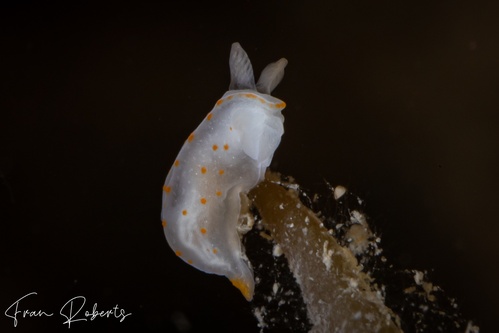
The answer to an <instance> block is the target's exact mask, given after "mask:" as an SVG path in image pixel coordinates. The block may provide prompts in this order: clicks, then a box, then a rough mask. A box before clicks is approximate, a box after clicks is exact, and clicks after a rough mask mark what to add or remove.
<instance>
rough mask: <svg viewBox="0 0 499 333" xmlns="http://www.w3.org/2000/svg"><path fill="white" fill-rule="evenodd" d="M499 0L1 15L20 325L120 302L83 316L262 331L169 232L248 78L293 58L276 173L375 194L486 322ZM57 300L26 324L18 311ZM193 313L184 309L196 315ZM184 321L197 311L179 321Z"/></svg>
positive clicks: (16, 5) (8, 294) (497, 133)
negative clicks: (174, 201) (204, 141)
mask: <svg viewBox="0 0 499 333" xmlns="http://www.w3.org/2000/svg"><path fill="white" fill-rule="evenodd" d="M495 3H496V2H495V1H489V2H487V1H474V2H471V1H404V2H400V1H375V2H373V1H313V2H312V1H310V2H309V1H239V2H230V3H229V2H227V3H222V2H219V3H213V2H211V1H209V2H202V1H200V2H195V1H170V2H164V3H163V4H153V3H149V4H146V3H144V2H141V3H140V5H139V4H137V5H124V4H121V3H116V4H114V5H112V4H110V3H106V4H105V5H104V4H99V5H89V4H85V5H82V6H81V7H78V6H76V5H74V4H73V5H72V6H71V7H65V6H64V5H58V6H55V5H54V6H46V5H41V4H33V3H31V2H26V1H24V2H12V3H10V4H9V3H4V4H2V5H1V12H0V27H1V30H0V37H1V41H0V43H1V47H0V49H1V51H0V70H1V73H0V91H1V92H0V94H1V100H0V171H1V177H2V178H1V179H0V180H1V184H0V185H1V187H0V194H1V201H0V205H1V206H0V228H1V229H0V237H1V238H0V243H1V246H2V248H1V270H0V310H1V314H2V315H1V318H0V331H2V332H8V331H14V332H35V331H36V332H43V331H47V332H48V331H50V332H54V331H63V330H64V331H68V330H67V327H66V326H64V325H63V324H62V321H63V318H62V317H61V316H59V315H58V311H59V308H60V307H61V306H62V305H63V304H64V303H65V302H66V301H68V300H69V299H70V298H72V297H74V296H78V295H83V296H85V297H86V299H87V304H86V307H85V309H86V310H91V308H92V305H93V304H94V303H95V302H97V303H98V308H99V309H101V310H107V309H110V308H112V307H114V306H115V305H116V304H118V305H119V306H120V308H124V309H125V310H126V311H127V312H131V313H132V315H131V316H130V317H127V318H126V319H125V320H124V322H122V323H118V321H117V320H115V319H95V320H94V321H93V322H78V323H75V324H74V326H73V325H72V326H71V330H70V331H80V330H81V331H99V330H102V331H113V330H120V331H144V332H146V331H166V332H175V325H174V324H173V322H178V321H179V320H178V318H179V316H185V317H186V318H187V320H188V321H189V322H190V325H191V331H193V332H204V331H208V329H209V328H212V327H214V328H217V331H218V332H234V331H236V330H237V331H238V332H258V329H257V327H256V320H255V319H254V318H253V316H252V314H251V308H250V305H249V304H248V303H247V302H246V301H245V300H244V298H243V297H242V296H241V295H240V293H239V292H238V291H237V290H236V289H235V288H233V287H231V286H230V283H229V282H228V281H227V280H226V279H224V278H221V277H217V276H210V275H207V274H204V273H201V272H199V271H197V270H195V269H193V268H191V267H189V266H188V265H185V264H184V263H183V262H181V261H180V260H179V259H178V258H176V257H175V256H174V254H173V253H172V251H171V250H170V249H169V247H168V245H167V243H166V240H165V239H164V235H163V232H162V229H161V223H160V219H159V215H160V210H161V187H162V184H163V182H164V178H165V177H166V174H167V172H168V169H169V167H170V165H171V163H172V162H173V160H174V158H175V156H176V154H177V152H178V150H179V149H180V147H181V146H182V144H183V141H184V140H185V138H186V137H187V135H188V134H189V133H190V132H191V131H192V130H193V129H194V128H195V127H196V126H197V125H198V124H199V122H200V121H201V120H202V119H203V118H204V116H205V115H206V113H208V111H209V110H210V109H211V108H212V107H213V105H214V103H215V102H216V100H217V99H218V98H220V97H221V96H222V94H223V93H224V92H225V91H226V89H227V87H228V83H229V70H228V56H229V50H230V44H231V43H232V42H235V41H239V42H240V43H241V44H242V46H243V48H245V50H246V51H247V53H248V54H249V56H250V59H251V60H252V63H253V67H254V68H255V72H256V73H259V72H260V71H261V69H263V67H264V66H265V65H266V64H268V63H269V62H271V61H275V60H277V59H278V58H280V57H286V58H287V59H288V60H289V65H288V68H287V70H286V75H285V77H284V80H283V82H282V83H281V84H280V86H279V87H278V88H277V89H276V90H275V91H274V95H275V96H276V97H278V98H281V99H283V100H284V101H286V103H287V105H288V106H287V108H286V109H285V111H284V115H285V117H286V122H285V131H286V132H285V135H284V137H283V141H282V143H281V145H280V147H279V149H278V150H277V152H276V154H275V156H274V161H273V164H272V168H273V169H274V170H278V171H280V172H282V173H285V174H289V175H292V176H294V177H295V178H296V179H297V181H298V182H299V183H301V184H302V185H303V186H305V187H306V188H315V187H316V186H319V185H321V184H322V183H323V180H324V179H326V180H328V181H329V182H330V183H332V184H333V185H335V184H342V185H344V186H346V187H348V188H349V189H351V190H352V191H354V192H355V193H356V194H358V195H360V196H361V197H362V198H364V199H365V201H366V204H367V206H366V207H367V213H368V214H369V215H370V216H371V222H372V223H373V224H374V225H375V228H376V229H377V230H378V231H379V232H380V233H381V234H382V236H383V247H384V249H385V251H386V256H387V257H388V258H389V260H390V261H392V262H393V263H394V264H395V265H397V266H399V267H407V268H415V269H421V270H423V269H434V273H433V282H434V283H436V284H438V285H440V286H441V287H443V288H444V289H445V290H446V291H447V293H448V295H450V296H453V297H456V298H457V302H458V303H459V304H460V305H461V306H462V310H463V313H464V315H465V316H466V317H467V318H470V319H473V320H474V321H475V322H477V323H478V324H479V325H480V326H481V327H482V329H483V330H484V331H487V330H490V331H492V330H493V328H494V327H495V326H496V325H495V321H494V319H495V318H494V317H496V316H497V314H498V313H499V311H498V308H499V307H498V305H497V299H498V298H499V287H498V283H497V281H499V269H498V267H497V266H498V264H499V260H498V254H499V245H498V244H499V241H498V240H497V237H498V235H499V224H498V217H497V207H498V202H499V196H498V194H497V190H498V188H499V177H498V176H497V170H498V169H499V149H498V148H499V147H498V146H499V127H498V112H499V100H498V88H499V38H498V34H499V23H498V22H499V21H498V15H497V14H498V5H496V4H495ZM32 291H36V292H38V295H36V296H31V297H30V298H28V299H27V300H26V301H25V302H24V303H22V304H23V305H22V307H21V308H22V309H25V308H29V309H32V310H36V309H42V310H45V311H47V312H55V315H54V316H53V317H50V318H29V319H21V320H20V322H19V324H18V327H17V328H16V329H14V328H13V325H12V320H10V319H9V318H7V317H5V316H4V315H3V312H4V311H5V310H6V309H7V307H8V306H9V305H10V304H11V303H12V302H14V301H15V300H16V299H17V298H19V297H21V296H23V295H25V294H27V293H29V292H32ZM180 314H181V315H180ZM176 318H177V319H176Z"/></svg>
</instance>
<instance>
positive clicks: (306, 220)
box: [305, 216, 310, 224]
mask: <svg viewBox="0 0 499 333" xmlns="http://www.w3.org/2000/svg"><path fill="white" fill-rule="evenodd" d="M309 222H310V219H309V218H308V216H305V223H306V224H308V223H309Z"/></svg>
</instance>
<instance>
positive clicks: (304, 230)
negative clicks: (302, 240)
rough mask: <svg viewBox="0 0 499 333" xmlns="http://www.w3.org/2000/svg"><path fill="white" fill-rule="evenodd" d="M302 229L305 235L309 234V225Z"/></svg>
mask: <svg viewBox="0 0 499 333" xmlns="http://www.w3.org/2000/svg"><path fill="white" fill-rule="evenodd" d="M301 231H302V232H303V235H305V236H307V234H308V228H307V227H303V229H301Z"/></svg>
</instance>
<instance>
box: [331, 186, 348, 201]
mask: <svg viewBox="0 0 499 333" xmlns="http://www.w3.org/2000/svg"><path fill="white" fill-rule="evenodd" d="M346 192H347V189H346V188H345V187H344V186H341V185H338V186H336V187H335V188H334V191H333V196H334V200H338V199H339V198H341V197H342V196H343V195H344V194H345V193H346Z"/></svg>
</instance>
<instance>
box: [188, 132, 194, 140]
mask: <svg viewBox="0 0 499 333" xmlns="http://www.w3.org/2000/svg"><path fill="white" fill-rule="evenodd" d="M192 140H194V133H191V135H189V137H188V138H187V142H192Z"/></svg>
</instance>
